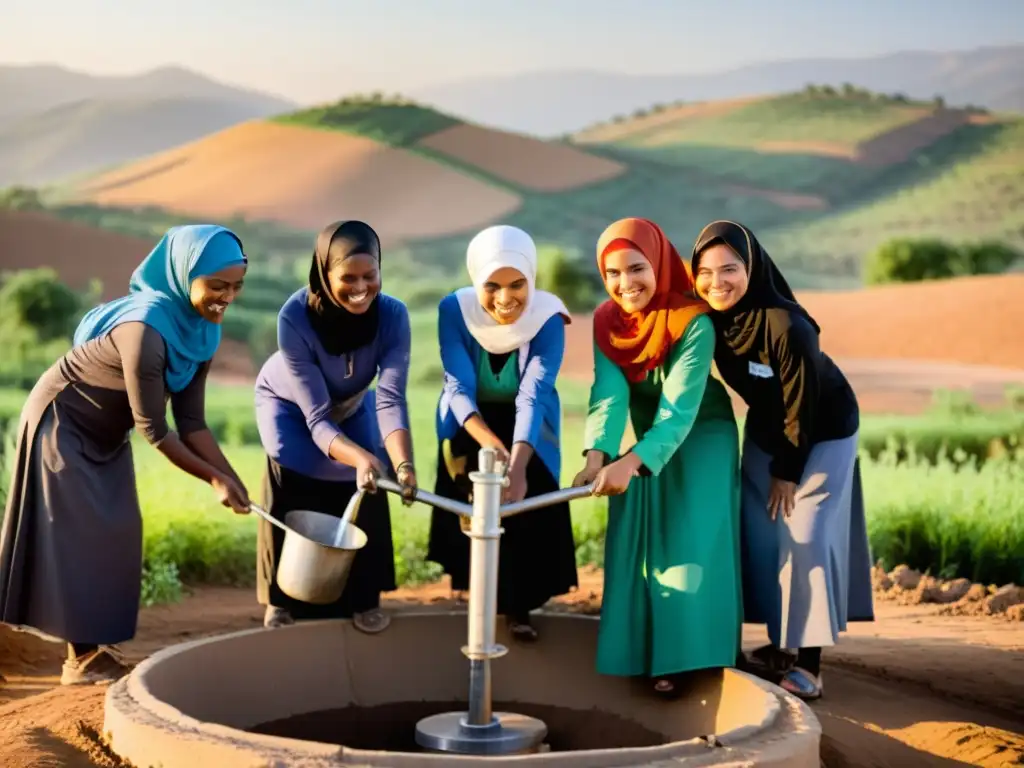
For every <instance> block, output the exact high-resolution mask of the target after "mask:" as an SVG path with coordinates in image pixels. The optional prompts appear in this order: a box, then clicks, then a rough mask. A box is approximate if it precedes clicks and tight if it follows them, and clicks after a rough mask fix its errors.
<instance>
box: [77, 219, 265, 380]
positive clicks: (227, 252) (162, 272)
mask: <svg viewBox="0 0 1024 768" xmlns="http://www.w3.org/2000/svg"><path fill="white" fill-rule="evenodd" d="M247 263H248V260H247V259H246V257H245V254H244V253H243V252H242V241H241V240H239V238H238V236H237V235H236V234H235V233H234V232H232V231H231V230H229V229H225V228H224V227H220V226H217V225H215V224H188V225H185V226H180V227H172V228H171V229H169V230H167V233H166V234H165V235H164V236H163V237H162V238H160V242H159V243H157V244H156V247H154V248H153V250H152V251H150V252H149V255H148V256H147V257H146V258H145V259H143V261H142V263H141V264H139V266H138V267H136V269H135V272H133V273H132V278H131V281H130V282H129V283H128V295H127V296H122V297H121V298H120V299H114V300H113V301H109V302H107V303H106V304H100V305H99V306H98V307H96V308H95V309H92V310H90V311H89V312H88V314H86V316H85V317H83V318H82V322H80V323H79V324H78V328H77V329H76V330H75V339H74V343H75V346H79V345H81V344H84V343H85V342H87V341H89V340H90V339H95V338H97V337H98V336H103V335H104V334H107V333H109V332H110V331H111V330H112V329H113V328H115V327H116V326H118V325H121V324H122V323H131V322H142V323H145V324H146V325H148V326H150V327H151V328H153V329H154V330H156V331H157V332H158V333H159V334H160V335H161V336H162V337H163V339H164V342H165V343H166V345H167V371H166V375H165V377H166V379H167V387H168V389H170V390H171V392H180V391H181V390H183V389H184V388H185V387H187V386H188V383H189V382H190V381H192V377H193V376H195V373H196V370H198V368H199V366H200V365H201V364H202V363H205V362H206V361H207V360H210V359H212V358H213V354H214V352H216V351H217V347H218V345H219V344H220V326H219V325H218V324H216V323H211V322H210V321H209V320H206V319H205V318H203V317H202V316H201V315H200V314H199V313H198V312H197V311H196V309H195V307H193V306H192V301H191V300H190V298H189V290H190V289H191V287H192V281H193V280H195V279H196V278H197V277H203V276H205V275H212V274H214V273H216V272H220V271H221V270H222V269H227V268H228V267H235V266H239V265H242V264H247Z"/></svg>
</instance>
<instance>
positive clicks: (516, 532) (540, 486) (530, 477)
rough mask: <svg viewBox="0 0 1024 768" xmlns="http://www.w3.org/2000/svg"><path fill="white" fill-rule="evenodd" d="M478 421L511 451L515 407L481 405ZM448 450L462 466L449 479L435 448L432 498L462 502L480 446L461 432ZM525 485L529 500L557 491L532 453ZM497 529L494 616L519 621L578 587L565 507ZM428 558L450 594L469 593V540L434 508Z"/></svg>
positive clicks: (534, 512) (452, 517) (546, 509)
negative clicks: (448, 583) (444, 575)
mask: <svg viewBox="0 0 1024 768" xmlns="http://www.w3.org/2000/svg"><path fill="white" fill-rule="evenodd" d="M480 416H481V418H482V419H483V420H484V421H485V422H486V423H487V426H488V427H490V429H491V430H492V431H493V432H494V433H495V434H496V435H497V436H498V437H499V438H500V439H501V441H502V442H503V443H504V444H505V445H506V446H511V444H512V438H513V436H514V433H515V419H516V410H515V404H514V403H481V404H480ZM450 451H451V453H453V454H455V455H456V456H459V457H464V458H465V460H466V461H465V465H464V466H460V468H459V471H458V472H457V473H456V475H455V477H453V476H452V473H451V472H450V471H449V469H448V466H447V464H446V462H445V459H444V444H442V445H441V446H439V447H438V454H437V482H436V484H435V486H434V493H436V494H437V495H438V496H444V497H445V498H449V499H454V500H457V501H463V502H465V501H468V500H469V491H470V489H471V484H470V483H469V479H468V477H467V475H468V474H469V473H470V472H473V471H475V470H476V468H477V453H478V451H479V446H478V445H477V443H476V441H475V440H473V438H472V437H470V436H469V434H468V433H466V431H465V430H463V429H460V430H459V432H458V433H457V434H456V436H455V437H454V438H453V439H452V440H451V441H450ZM459 463H460V464H462V462H461V461H460V462H459ZM526 486H527V488H526V495H527V497H528V498H532V497H534V496H540V495H542V494H545V493H551V492H552V491H557V490H558V489H559V485H558V481H557V480H556V479H555V478H554V477H552V475H551V472H549V471H548V468H547V467H546V466H545V465H544V462H543V461H541V459H540V457H539V456H538V455H537V454H536V453H534V454H533V456H532V458H531V459H530V463H529V464H528V465H527V467H526ZM501 524H502V527H503V528H504V533H503V534H502V536H501V544H500V549H499V552H500V554H499V557H498V613H500V614H503V615H506V616H521V615H522V614H525V613H526V612H528V611H531V610H533V609H535V608H539V607H540V606H542V605H544V603H546V602H547V601H548V600H550V599H551V598H552V597H555V596H556V595H564V594H565V593H567V592H569V591H570V590H571V589H572V588H573V587H576V586H578V584H579V582H578V580H577V575H576V544H575V541H574V539H573V535H572V518H571V517H570V514H569V503H568V502H562V503H561V504H555V505H552V506H550V507H543V508H541V509H535V510H532V511H530V512H523V513H521V514H518V515H514V516H513V517H509V518H506V519H504V520H503V521H502V523H501ZM427 559H428V560H431V561H433V562H435V563H438V564H439V565H441V567H443V568H444V571H445V573H447V574H448V575H449V576H450V577H451V581H452V589H456V590H460V591H462V590H467V589H469V537H468V536H466V534H464V533H463V532H462V529H461V527H460V526H459V519H458V517H456V516H455V515H453V514H452V513H451V512H445V511H444V510H437V509H435V510H434V511H433V512H432V513H431V516H430V543H429V546H428V549H427Z"/></svg>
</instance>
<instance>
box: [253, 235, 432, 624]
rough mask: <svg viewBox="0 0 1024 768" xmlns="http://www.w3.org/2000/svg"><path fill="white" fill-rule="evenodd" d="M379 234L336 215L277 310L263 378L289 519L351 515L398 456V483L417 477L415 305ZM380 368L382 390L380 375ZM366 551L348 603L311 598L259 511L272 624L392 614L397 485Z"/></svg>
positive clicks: (260, 399)
mask: <svg viewBox="0 0 1024 768" xmlns="http://www.w3.org/2000/svg"><path fill="white" fill-rule="evenodd" d="M380 260H381V253H380V240H379V239H378V237H377V233H376V232H374V231H373V229H372V228H371V227H370V226H369V225H367V224H364V223H363V222H361V221H345V222H335V223H334V224H331V225H329V226H327V227H325V228H324V230H323V231H322V232H321V233H320V235H319V236H318V237H317V241H316V250H315V251H314V253H313V260H312V263H311V265H310V269H309V285H308V286H307V287H304V288H300V289H299V290H298V291H296V292H295V293H294V294H292V296H291V298H289V299H288V301H286V302H285V304H284V306H283V307H282V308H281V311H280V313H279V314H278V320H277V339H278V348H279V349H278V351H277V352H275V353H274V354H273V355H271V357H270V359H268V360H267V362H266V363H264V365H263V368H262V369H261V370H260V374H259V377H258V378H257V381H256V420H257V424H258V427H259V432H260V439H261V441H262V443H263V447H264V450H265V451H266V452H267V479H266V485H265V490H264V501H265V503H266V505H267V507H268V511H269V512H270V514H271V515H272V516H273V517H275V518H278V519H283V518H284V515H285V513H287V512H289V511H291V510H293V509H310V510H315V511H318V512H326V513H328V514H332V515H336V516H339V517H340V516H341V514H342V513H343V512H344V509H345V506H346V504H347V503H348V500H349V499H350V498H351V496H352V494H353V493H355V492H356V489H357V487H367V488H370V489H373V488H374V487H375V486H374V483H375V480H376V478H377V477H379V476H381V475H384V474H387V473H388V471H387V468H386V466H385V462H386V461H388V460H390V463H391V465H392V467H393V468H394V473H395V475H396V476H397V479H398V482H399V483H401V484H402V486H404V487H405V488H406V489H408V490H409V491H410V492H411V491H412V490H413V489H415V487H416V471H415V469H414V467H413V456H412V438H411V435H410V430H409V413H408V406H407V404H406V398H405V391H406V382H407V380H408V376H409V348H410V329H409V313H408V311H407V310H406V307H405V305H404V304H403V303H402V302H401V301H399V300H398V299H395V298H392V297H391V296H387V295H385V294H383V293H381V290H380V289H381V277H380ZM374 378H376V379H377V386H376V389H375V390H374V389H371V388H370V384H371V383H372V382H373V380H374ZM358 524H359V527H360V528H362V529H363V530H364V531H365V532H366V535H367V543H366V546H365V547H364V548H363V549H362V550H360V552H359V553H358V554H357V555H356V557H355V561H354V562H353V564H352V571H351V573H350V574H349V579H348V582H347V584H346V586H345V590H344V592H343V593H342V595H341V597H340V598H339V599H338V601H337V602H335V603H332V604H330V605H312V604H309V603H304V602H301V601H298V600H294V599H292V598H290V597H288V596H287V595H285V594H284V593H283V592H282V591H281V590H280V588H279V587H278V586H277V580H276V564H277V561H278V559H279V558H280V554H281V546H282V544H283V541H284V534H283V532H282V531H281V530H280V529H279V528H277V527H276V526H271V525H270V524H269V523H267V522H266V521H260V529H259V554H258V559H257V571H258V586H257V595H258V598H259V601H260V603H261V604H263V605H265V606H267V610H266V615H265V617H264V624H265V625H266V626H280V625H283V624H290V623H291V622H292V621H293V620H295V619H324V618H348V617H353V618H354V620H355V625H356V626H357V627H358V628H359V629H361V630H363V631H364V632H380V631H381V630H383V629H385V628H386V627H387V625H388V623H389V620H388V617H387V616H386V615H385V614H384V613H382V612H381V610H380V593H381V592H387V591H390V590H393V589H396V588H397V585H396V584H395V564H394V550H393V545H392V540H391V518H390V515H389V512H388V502H387V496H386V494H383V493H374V494H368V495H367V496H366V497H365V498H364V499H363V502H362V504H361V506H360V510H359V521H358Z"/></svg>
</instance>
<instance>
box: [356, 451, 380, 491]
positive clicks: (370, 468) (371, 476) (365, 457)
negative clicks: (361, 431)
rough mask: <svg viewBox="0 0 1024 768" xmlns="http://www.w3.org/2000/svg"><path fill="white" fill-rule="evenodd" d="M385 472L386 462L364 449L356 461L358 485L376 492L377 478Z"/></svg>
mask: <svg viewBox="0 0 1024 768" xmlns="http://www.w3.org/2000/svg"><path fill="white" fill-rule="evenodd" d="M383 474H385V470H384V463H383V462H382V461H381V460H380V459H378V458H377V457H376V456H374V455H373V454H372V453H370V452H369V451H363V452H362V455H361V456H360V458H359V461H358V462H357V463H356V487H357V488H362V489H364V490H367V491H369V492H370V493H376V491H377V478H378V477H380V476H381V475H383Z"/></svg>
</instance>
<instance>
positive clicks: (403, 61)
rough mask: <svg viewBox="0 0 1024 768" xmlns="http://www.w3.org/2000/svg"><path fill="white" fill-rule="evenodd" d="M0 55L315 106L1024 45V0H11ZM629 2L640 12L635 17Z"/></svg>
mask: <svg viewBox="0 0 1024 768" xmlns="http://www.w3.org/2000/svg"><path fill="white" fill-rule="evenodd" d="M4 5H5V6H6V7H5V8H4V9H3V11H2V17H0V18H2V23H0V62H2V63H19V64H25V63H40V62H55V63H60V64H63V65H65V66H68V67H71V68H73V69H81V70H85V71H89V72H94V73H118V74H123V73H131V72H137V71H141V70H144V69H149V68H152V67H156V66H161V65H165V64H179V65H182V66H186V67H189V68H191V69H195V70H199V71H201V72H203V73H205V74H208V75H211V76H213V77H215V78H218V79H221V80H224V81H227V82H231V83H237V84H242V85H249V86H253V87H257V88H262V89H264V90H268V91H272V92H276V93H279V94H282V95H285V96H289V97H291V98H294V99H296V100H299V101H303V102H308V101H316V100H324V99H333V98H337V97H338V96H339V95H340V94H341V93H344V92H348V91H353V90H370V89H376V88H380V89H383V90H387V91H401V90H403V89H407V88H413V87H419V86H424V85H431V84H435V83H441V82H446V81H450V80H461V79H464V78H467V77H472V76H474V75H495V74H514V73H517V72H523V71H528V70H538V69H554V68H557V69H602V70H612V71H618V72H629V73H656V72H657V73H669V72H674V73H682V72H702V71H710V70H721V69H728V68H732V67H735V66H738V65H742V64H746V63H750V62H754V61H764V60H770V59H783V58H803V57H808V56H841V57H859V56H866V55H872V54H877V53H886V52H890V51H895V50H908V49H918V50H920V49H931V50H934V49H945V50H950V49H965V48H973V47H978V46H984V45H1003V44H1009V43H1020V42H1024V0H166V1H165V2H154V0H6V2H4ZM627 7H628V8H629V10H628V11H626V10H624V9H625V8H627Z"/></svg>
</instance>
